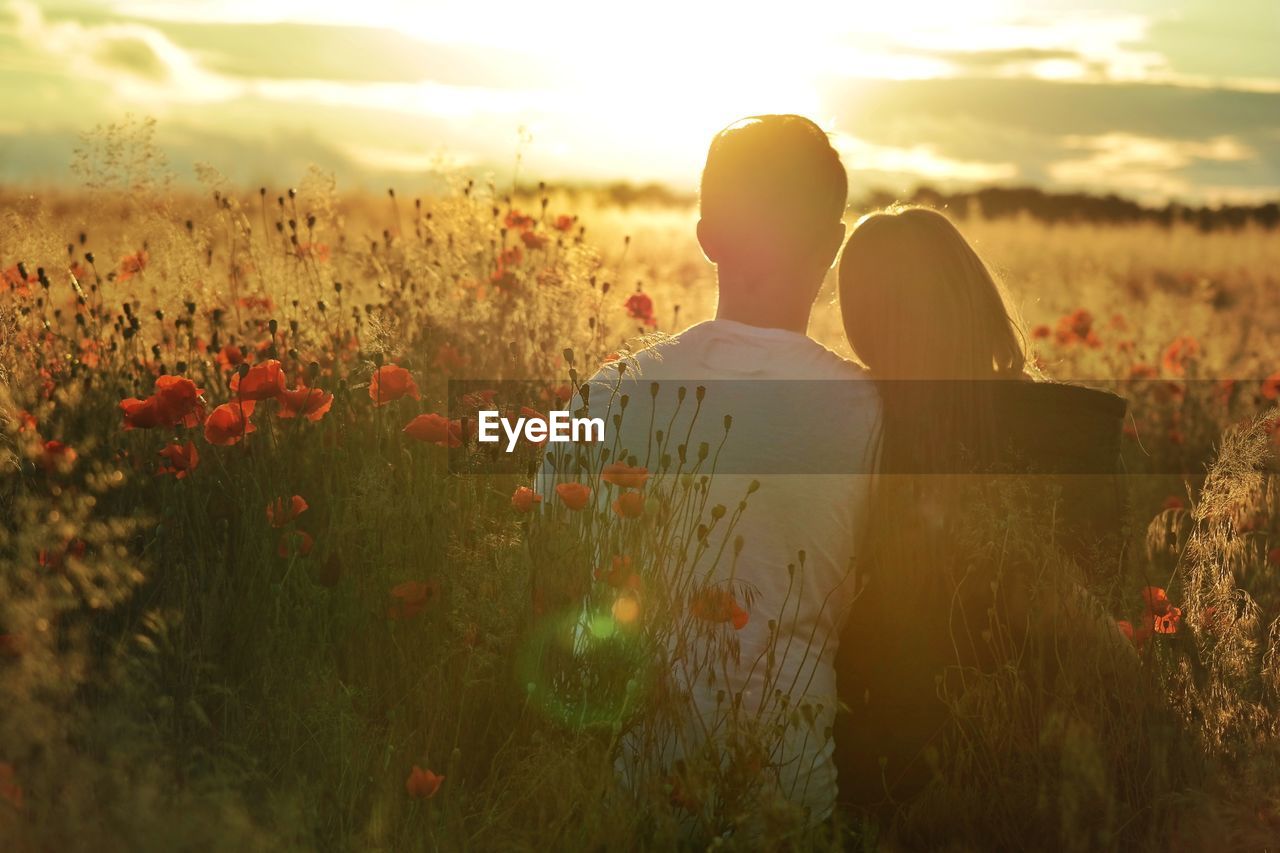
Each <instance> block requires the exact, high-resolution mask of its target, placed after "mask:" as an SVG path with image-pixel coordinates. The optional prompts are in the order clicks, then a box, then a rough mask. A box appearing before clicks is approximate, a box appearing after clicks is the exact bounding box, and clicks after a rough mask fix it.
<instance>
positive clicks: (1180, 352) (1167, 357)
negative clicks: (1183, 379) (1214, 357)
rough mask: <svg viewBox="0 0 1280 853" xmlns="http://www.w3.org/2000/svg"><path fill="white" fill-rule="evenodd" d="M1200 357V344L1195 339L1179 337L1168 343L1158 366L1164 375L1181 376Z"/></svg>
mask: <svg viewBox="0 0 1280 853" xmlns="http://www.w3.org/2000/svg"><path fill="white" fill-rule="evenodd" d="M1199 357H1200V342H1199V341H1197V340H1196V339H1195V338H1189V337H1186V336H1181V337H1177V338H1174V339H1173V340H1172V341H1170V343H1169V345H1168V346H1167V347H1165V348H1164V353H1162V354H1161V356H1160V365H1161V366H1162V367H1163V368H1164V371H1165V373H1168V374H1170V375H1172V376H1182V375H1184V374H1185V373H1186V372H1187V367H1188V366H1189V365H1190V364H1191V363H1192V362H1194V361H1195V360H1196V359H1197V358H1199Z"/></svg>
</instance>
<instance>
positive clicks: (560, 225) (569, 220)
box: [551, 213, 578, 231]
mask: <svg viewBox="0 0 1280 853" xmlns="http://www.w3.org/2000/svg"><path fill="white" fill-rule="evenodd" d="M577 221H578V217H576V216H569V215H568V214H566V213H562V214H560V215H559V216H557V217H556V221H555V222H553V223H552V224H551V227H552V228H554V229H556V230H557V231H568V230H569V229H571V228H573V226H574V223H576V222H577Z"/></svg>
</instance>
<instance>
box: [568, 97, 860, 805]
mask: <svg viewBox="0 0 1280 853" xmlns="http://www.w3.org/2000/svg"><path fill="white" fill-rule="evenodd" d="M846 197H847V179H846V176H845V171H844V167H843V166H842V165H841V163H840V158H839V156H838V154H837V153H836V151H835V150H834V149H833V148H832V147H831V145H830V143H829V141H828V139H827V137H826V134H824V133H823V132H822V130H821V129H820V128H819V127H818V126H817V125H816V124H814V123H813V122H811V121H809V120H808V119H805V118H802V117H800V116H795V115H763V116H755V117H752V118H747V119H743V120H742V121H739V122H736V123H734V124H733V125H730V126H729V127H727V128H726V129H724V130H723V131H721V132H720V133H719V134H717V136H716V137H715V139H714V140H713V141H712V143H711V148H710V151H709V152H708V155H707V162H706V167H705V169H704V171H703V174H702V186H701V219H700V221H699V223H698V240H699V242H700V243H701V246H702V249H703V252H704V254H705V255H706V257H707V259H708V260H709V261H710V262H711V263H713V264H715V266H716V272H717V278H718V289H719V300H718V306H717V310H716V316H715V319H714V320H710V321H707V322H703V323H699V324H698V325H695V326H693V327H691V328H689V329H686V330H685V331H683V332H681V333H680V334H678V335H676V336H675V337H673V338H670V339H668V340H665V341H663V342H662V343H660V344H657V345H655V346H653V347H650V348H648V349H645V350H642V351H640V352H639V353H637V354H635V356H634V358H633V359H631V360H628V362H627V366H626V368H625V369H624V370H623V371H622V372H621V375H620V373H619V370H618V369H617V366H616V365H606V366H605V368H603V369H602V370H601V371H600V372H599V373H598V374H596V376H595V377H594V378H593V379H592V380H591V391H590V396H589V403H590V404H591V405H590V409H591V414H593V415H596V414H600V413H601V410H602V409H603V408H604V407H605V406H606V404H608V403H610V402H612V403H614V404H615V405H614V406H613V409H612V411H614V412H616V411H617V406H616V402H617V401H618V400H619V399H620V396H621V394H626V395H628V397H629V399H630V404H629V408H628V411H627V413H626V417H625V418H624V419H623V422H622V424H621V426H620V427H618V428H616V429H614V428H613V426H612V419H611V418H607V419H606V420H607V421H609V422H610V424H611V426H610V431H609V434H608V435H607V436H606V441H605V445H606V447H609V448H611V450H612V452H613V454H614V456H613V459H615V460H624V459H628V458H634V459H635V460H636V462H635V463H633V464H647V465H648V467H649V468H650V469H656V468H657V467H659V462H658V460H659V459H660V458H661V456H662V451H661V450H660V449H659V448H658V446H657V437H656V432H657V431H658V430H662V429H665V431H666V437H665V444H666V452H667V453H668V454H670V455H671V456H673V457H674V456H676V455H677V453H678V449H677V445H678V444H685V445H686V451H685V455H686V459H687V465H686V466H685V470H688V468H689V467H691V466H693V465H694V464H695V459H694V457H695V455H696V453H697V448H698V447H699V445H700V444H701V443H702V442H706V443H707V444H708V445H709V447H710V448H713V449H715V448H719V449H718V450H714V451H713V452H714V457H713V458H709V459H708V460H706V461H705V462H704V463H703V466H702V471H703V472H705V471H706V470H707V469H708V468H709V467H711V465H712V464H714V469H715V470H714V474H713V476H712V477H711V479H710V481H709V485H708V488H709V495H708V499H707V501H706V503H705V504H704V506H705V508H706V512H710V511H711V509H712V508H713V507H714V506H716V505H717V504H721V505H723V506H725V507H727V508H729V510H730V512H733V510H734V508H736V507H738V505H739V502H740V501H742V500H743V498H744V496H746V503H747V506H746V509H745V510H744V511H743V513H742V516H741V518H740V519H739V520H738V521H737V523H736V525H735V526H734V528H733V530H732V531H731V536H730V537H727V541H726V542H725V543H723V544H726V545H727V547H726V548H725V549H724V551H723V553H724V554H725V555H726V556H724V557H723V559H721V560H720V561H719V562H718V563H717V564H716V566H715V568H714V569H713V577H711V578H709V579H707V580H708V581H709V582H711V583H718V584H720V585H721V586H722V587H723V588H725V589H728V590H734V591H740V593H741V594H737V593H735V602H734V603H735V605H736V606H741V607H742V611H743V612H742V613H741V614H740V618H739V619H738V620H735V624H736V625H737V626H738V630H737V631H736V632H731V631H730V629H729V627H728V625H726V626H725V630H726V631H730V633H731V634H732V636H733V638H734V639H735V640H736V642H737V646H738V649H737V653H736V654H725V655H724V660H723V661H721V662H720V663H717V664H715V665H712V666H710V667H709V668H708V669H709V670H712V671H714V672H715V673H716V675H718V676H719V677H718V678H717V679H715V680H712V679H710V678H708V677H706V676H707V675H708V673H707V672H705V671H702V670H700V671H698V672H697V673H689V672H686V673H684V674H683V676H682V674H681V671H680V666H681V664H680V663H679V661H680V659H681V658H680V656H679V655H675V656H673V657H674V658H675V659H676V660H677V663H676V664H675V665H674V666H673V672H672V677H673V680H674V681H676V682H678V683H679V689H680V690H682V691H684V693H685V694H686V695H687V696H688V697H689V698H690V699H691V705H692V711H693V713H694V715H695V716H696V717H697V719H696V720H694V721H691V723H690V725H689V726H688V731H687V732H686V734H685V736H682V737H680V738H677V740H678V741H679V742H678V743H674V744H672V743H668V744H666V745H665V746H664V747H663V749H664V755H663V758H662V759H661V761H660V763H666V764H677V763H679V762H680V761H681V760H682V759H683V757H686V756H689V755H691V754H692V753H693V751H694V750H697V749H699V747H700V746H705V745H706V741H707V739H709V738H710V739H712V740H715V739H716V738H718V737H728V735H727V729H729V728H731V727H732V725H726V723H725V719H724V716H725V713H726V708H727V707H728V706H730V705H732V704H733V697H738V696H741V704H740V707H739V708H738V709H737V711H735V712H733V713H736V714H737V716H738V717H741V718H743V719H752V720H760V719H772V720H778V721H781V722H783V724H784V725H783V728H785V733H783V734H781V735H780V736H779V735H769V737H772V738H773V742H772V744H771V746H770V754H769V755H768V756H766V757H765V760H764V761H763V762H762V765H763V769H762V771H761V772H762V774H763V775H764V776H765V777H766V778H767V779H768V780H769V782H768V784H769V785H771V786H774V788H775V790H776V791H778V792H780V793H781V795H782V796H783V797H785V798H786V799H787V800H790V801H791V802H792V803H794V804H796V805H797V806H799V807H801V808H803V809H805V810H806V811H807V813H808V816H809V818H810V819H811V820H812V821H815V822H816V821H821V820H824V819H825V818H826V817H827V816H828V815H830V813H831V811H832V808H833V805H834V802H835V791H836V779H835V769H834V766H833V764H832V760H831V756H832V745H831V737H830V727H831V725H832V722H833V720H834V715H835V710H836V699H835V696H836V690H835V673H834V669H833V657H834V654H835V640H836V637H837V636H838V631H839V627H840V621H841V617H842V616H843V614H844V612H845V611H846V610H847V607H848V605H849V603H850V601H851V598H852V590H853V584H852V579H851V577H850V567H851V561H852V557H853V554H854V551H855V547H856V545H857V542H858V538H859V535H860V526H861V523H862V520H863V517H864V513H865V509H866V502H867V497H868V495H867V492H868V484H869V480H870V474H871V467H872V460H871V455H872V453H871V448H872V445H873V443H874V442H873V433H874V430H875V428H876V425H877V420H878V400H877V397H876V394H875V390H874V387H873V385H872V383H871V382H870V381H867V380H866V377H865V375H864V374H863V372H862V371H861V370H860V369H859V368H858V367H857V366H856V365H854V364H853V363H852V362H849V361H846V360H844V359H842V358H840V357H839V356H837V355H836V354H835V353H833V352H831V351H829V350H827V349H826V348H824V347H823V346H821V345H820V344H818V343H817V342H816V341H814V340H812V339H811V338H809V337H807V336H806V331H807V329H808V325H809V316H810V312H811V311H812V308H813V304H814V300H815V299H816V298H817V295H818V292H819V290H820V288H821V287H822V284H823V281H824V279H825V277H826V275H827V273H828V271H829V270H830V269H831V267H832V265H833V263H834V261H835V257H836V253H837V252H838V251H839V249H840V246H841V243H842V241H843V239H844V234H845V227H844V224H843V222H842V220H841V217H842V216H843V214H844V211H845V205H846ZM654 382H656V383H658V385H659V388H660V391H659V392H657V393H656V394H655V396H653V397H651V396H650V392H651V388H652V383H654ZM681 386H683V387H684V389H685V391H684V392H683V393H681V392H679V389H680V387H681ZM698 386H701V387H702V388H704V389H705V396H704V397H702V399H698V400H695V397H696V396H702V395H697V394H696V391H695V389H696V388H697V387H698ZM651 400H652V403H651ZM580 404H581V400H577V401H575V404H574V405H575V406H577V405H580ZM651 405H652V406H653V407H654V410H653V411H651V410H650V406H651ZM695 410H697V418H696V423H693V422H692V415H693V412H694V411H695ZM725 415H730V416H731V418H732V420H731V426H730V428H729V429H728V432H727V435H726V430H725V418H724V416H725ZM655 424H656V425H657V427H656V429H655V427H654V425H655ZM686 436H687V437H686ZM722 442H723V443H722ZM556 467H559V474H557V473H556V472H555V468H556ZM570 467H571V466H567V465H564V464H563V460H561V462H559V463H557V464H556V465H554V466H553V465H552V464H551V463H548V469H546V470H544V478H545V477H550V478H552V479H553V480H554V479H555V478H556V477H559V478H560V479H567V478H572V477H573V476H574V475H573V474H572V473H568V469H569V468H570ZM753 480H754V481H758V482H759V487H758V490H756V491H754V492H750V488H751V487H750V485H749V484H750V483H751V482H752V481H753ZM544 482H545V480H544ZM547 485H548V486H549V484H547ZM598 485H599V484H598ZM596 494H597V497H598V498H601V499H603V498H604V494H605V489H604V488H597V492H596ZM708 520H709V519H708ZM724 528H725V523H724V522H723V521H722V522H720V523H719V526H718V527H716V528H714V531H715V532H713V535H712V538H713V540H714V539H715V538H716V536H717V535H719V536H724V533H723V531H724ZM738 537H741V550H740V552H737V553H736V555H734V556H732V557H730V556H728V555H729V554H732V553H733V552H734V551H735V548H734V545H733V540H734V539H737V538H738ZM721 544H722V543H721V542H720V541H719V540H716V541H713V542H712V543H711V547H712V548H713V549H714V548H718V547H720V545H721ZM703 580H704V579H703V578H701V577H699V578H698V581H697V582H698V583H702V582H703ZM673 582H674V581H673ZM748 603H749V606H746V605H747V604H748ZM693 608H694V609H696V605H693ZM742 619H745V624H743V623H742ZM708 642H710V641H708ZM687 657H688V658H691V659H697V658H698V654H697V653H696V652H691V653H689V654H688V655H687ZM764 728H767V729H769V731H774V729H772V728H771V727H768V726H766V727H764ZM639 740H643V737H641V738H640V739H639ZM714 748H715V749H720V748H721V747H720V745H719V741H716V742H715V744H714ZM726 748H727V747H726ZM634 749H639V748H638V747H635V748H634ZM634 749H633V752H634ZM702 752H703V753H704V754H705V750H703V751H702ZM633 757H634V756H633ZM625 763H626V761H625V758H624V764H625ZM640 766H644V767H646V768H649V769H647V770H645V771H640V772H643V773H650V775H652V774H651V772H650V771H651V770H652V766H653V763H652V762H651V761H650V762H648V763H645V762H642V761H636V762H634V763H633V765H632V767H631V769H630V770H628V769H627V768H626V767H624V768H623V769H624V771H625V772H626V775H627V778H628V780H629V781H630V782H632V783H635V784H645V782H646V780H645V779H640V778H637V771H636V770H635V768H636V767H640ZM650 781H651V780H650Z"/></svg>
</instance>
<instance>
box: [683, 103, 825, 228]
mask: <svg viewBox="0 0 1280 853" xmlns="http://www.w3.org/2000/svg"><path fill="white" fill-rule="evenodd" d="M848 193H849V180H848V177H847V176H846V175H845V171H844V166H843V164H841V162H840V155H839V154H838V153H837V152H836V150H835V149H834V148H833V147H832V146H831V142H830V140H828V139H827V135H826V133H824V132H823V130H822V128H820V127H818V125H816V124H814V123H813V122H812V121H810V120H809V119H807V118H804V117H803V116H798V115H761V116H751V117H750V118H744V119H742V120H740V121H736V122H734V123H733V124H731V125H729V126H728V127H726V128H725V129H724V130H722V131H720V132H719V133H718V134H716V137H715V139H713V140H711V148H710V150H708V151H707V165H706V166H705V167H704V168H703V170H702V190H701V205H702V218H703V219H704V220H710V221H714V222H716V223H717V224H718V225H719V227H721V228H728V229H730V230H731V231H732V229H733V228H735V226H737V225H739V224H740V225H741V226H743V230H744V232H745V231H751V232H754V233H756V234H758V233H759V229H760V228H762V227H764V228H768V229H782V230H783V231H784V232H791V233H794V234H797V235H799V234H803V233H804V232H805V231H806V230H807V229H808V228H810V227H811V226H814V225H821V224H824V223H828V222H834V221H836V220H838V219H839V218H840V217H841V216H843V215H844V211H845V205H846V203H847V201H848ZM744 236H745V235H744ZM778 236H783V235H781V234H780V235H778Z"/></svg>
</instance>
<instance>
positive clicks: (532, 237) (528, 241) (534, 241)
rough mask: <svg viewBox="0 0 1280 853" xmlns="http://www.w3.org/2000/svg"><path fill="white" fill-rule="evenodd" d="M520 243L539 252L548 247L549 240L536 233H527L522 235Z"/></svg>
mask: <svg viewBox="0 0 1280 853" xmlns="http://www.w3.org/2000/svg"><path fill="white" fill-rule="evenodd" d="M520 241H521V242H522V243H524V247H525V248H526V249H530V250H532V251H537V250H538V249H541V248H542V247H543V246H545V245H547V238H546V237H544V236H542V235H541V234H538V233H536V232H534V231H525V232H523V233H521V235H520Z"/></svg>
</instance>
